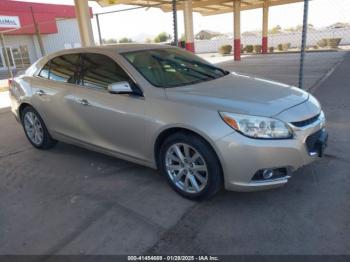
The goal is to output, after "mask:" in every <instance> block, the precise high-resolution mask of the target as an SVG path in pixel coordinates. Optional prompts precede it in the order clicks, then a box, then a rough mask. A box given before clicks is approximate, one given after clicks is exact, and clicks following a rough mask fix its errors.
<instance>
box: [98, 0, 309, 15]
mask: <svg viewBox="0 0 350 262" xmlns="http://www.w3.org/2000/svg"><path fill="white" fill-rule="evenodd" d="M94 1H96V2H98V3H99V4H100V5H101V6H102V7H106V6H112V5H119V4H125V5H136V6H144V7H158V8H160V9H161V10H163V11H164V12H171V11H172V0H94ZM303 1H304V0H267V1H266V2H267V4H268V6H277V5H284V4H291V3H297V2H303ZM177 2H178V8H177V9H178V10H182V9H183V5H182V3H183V0H178V1H177ZM233 2H234V1H233V0H192V3H193V4H192V6H193V12H198V13H200V14H202V15H216V14H224V13H232V12H233V11H234V10H233ZM264 2H265V1H264V0H241V10H250V9H256V8H262V7H263V5H264Z"/></svg>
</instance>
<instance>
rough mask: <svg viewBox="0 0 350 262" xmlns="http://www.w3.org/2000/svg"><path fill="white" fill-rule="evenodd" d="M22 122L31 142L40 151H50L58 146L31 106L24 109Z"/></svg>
mask: <svg viewBox="0 0 350 262" xmlns="http://www.w3.org/2000/svg"><path fill="white" fill-rule="evenodd" d="M21 121H22V125H23V129H24V133H25V134H26V137H27V138H28V140H29V142H30V143H31V144H32V145H33V146H34V147H36V148H38V149H49V148H52V147H53V146H55V145H56V143H57V141H56V140H54V139H53V138H52V137H51V135H50V134H49V131H48V130H47V128H46V126H45V123H44V121H43V120H42V118H41V117H40V115H39V113H38V112H37V111H36V110H35V109H34V108H33V107H31V106H27V107H25V108H24V109H23V112H22V114H21Z"/></svg>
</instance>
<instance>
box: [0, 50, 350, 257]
mask: <svg viewBox="0 0 350 262" xmlns="http://www.w3.org/2000/svg"><path fill="white" fill-rule="evenodd" d="M297 63H298V55H297V54H291V55H266V56H255V57H247V58H245V59H244V60H243V61H242V62H241V63H237V62H224V63H222V64H221V65H222V66H223V67H225V68H227V69H228V70H236V71H238V72H242V73H249V74H256V75H258V76H260V77H267V78H270V79H273V80H278V81H283V82H286V83H289V84H297V81H298V78H297V75H298V66H297ZM349 72H350V53H345V52H330V53H313V54H308V55H307V63H306V82H305V84H306V87H307V88H308V89H309V88H311V87H314V88H312V90H313V92H314V94H315V96H316V97H317V98H318V99H319V100H320V101H321V103H322V104H323V107H324V111H325V113H326V116H327V119H328V128H329V132H330V141H329V148H328V150H327V154H326V156H325V158H324V159H322V160H321V161H318V162H315V163H314V164H312V165H310V166H307V167H304V168H302V169H300V170H298V171H297V172H296V173H295V174H294V175H293V177H292V179H291V180H290V182H289V183H288V184H287V185H286V186H285V187H282V188H279V189H275V190H270V191H261V192H254V193H237V192H225V191H222V192H220V193H219V194H218V195H217V196H216V197H215V198H213V199H212V200H210V201H205V202H191V201H188V200H185V199H183V198H181V197H180V196H178V195H177V194H176V193H174V192H173V191H172V190H171V189H170V187H169V186H168V185H167V183H166V181H165V179H163V178H162V177H161V176H160V175H159V174H158V173H157V172H156V171H154V170H152V169H148V168H145V167H142V166H138V165H135V164H132V163H129V162H125V161H122V160H119V159H115V158H112V157H109V156H105V155H102V154H99V153H95V152H91V151H87V150H84V149H81V148H78V147H75V146H71V145H67V144H64V143H59V144H58V145H57V146H56V147H55V148H54V149H52V150H50V151H38V150H36V149H34V148H33V147H32V146H30V144H29V142H27V140H26V138H25V135H24V133H23V130H22V129H21V127H20V126H19V125H18V123H17V122H16V121H15V120H14V118H13V116H12V115H11V113H10V112H9V110H8V109H5V110H1V111H0V126H1V132H0V225H1V227H0V254H189V253H190V254H216V255H220V254H284V255H286V254H317V255H322V254H348V255H350V201H349V199H350V176H349V170H350V143H349V142H350V136H349V132H350V126H349V122H350V89H349V86H350V75H349ZM326 76H327V77H326Z"/></svg>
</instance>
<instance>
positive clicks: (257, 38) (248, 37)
mask: <svg viewBox="0 0 350 262" xmlns="http://www.w3.org/2000/svg"><path fill="white" fill-rule="evenodd" d="M293 5H294V7H295V6H297V7H300V8H299V10H300V13H299V14H298V15H297V16H296V17H295V15H294V13H291V14H288V13H285V14H284V15H283V20H287V21H288V20H289V21H294V25H293V26H288V27H282V26H280V25H279V24H270V30H269V34H268V43H269V47H270V50H269V51H270V52H286V51H294V52H295V51H300V48H301V37H302V23H303V21H302V12H303V9H302V3H296V4H290V6H293ZM309 6H310V7H309V21H308V32H307V43H306V47H307V50H327V49H338V48H340V49H349V47H350V16H349V14H350V1H339V0H313V1H310V4H309ZM320 6H321V7H322V8H320ZM279 8H280V7H270V17H271V16H279V17H280V15H278V14H277V13H278V12H280V9H279ZM293 9H294V8H293ZM330 14H331V16H332V19H328V17H329V16H330ZM244 15H245V11H243V12H242V15H241V16H242V17H244ZM334 16H336V19H334ZM261 19H262V18H261V16H257V17H256V21H257V28H256V30H254V31H243V32H242V35H241V43H242V44H243V48H244V51H243V52H245V53H248V54H249V53H252V54H253V53H256V50H257V51H258V53H259V51H260V48H254V46H260V45H261V38H262V32H261V30H259V28H261V27H262V25H261V22H260V21H261ZM322 19H323V20H325V21H328V20H330V21H329V23H328V24H325V23H324V22H322V21H320V20H322ZM281 22H283V21H281ZM320 22H322V25H320ZM243 26H244V25H243V24H242V27H243ZM210 33H211V34H210ZM232 44H233V34H232V33H230V32H229V33H219V35H218V33H215V32H208V34H207V39H202V40H198V39H197V40H196V52H197V53H216V52H218V50H219V48H220V47H221V46H223V45H232Z"/></svg>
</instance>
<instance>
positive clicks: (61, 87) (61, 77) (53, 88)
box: [32, 54, 83, 138]
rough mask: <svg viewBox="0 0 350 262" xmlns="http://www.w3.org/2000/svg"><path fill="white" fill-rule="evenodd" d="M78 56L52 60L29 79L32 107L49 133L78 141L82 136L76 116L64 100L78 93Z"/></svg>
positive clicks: (59, 57)
mask: <svg viewBox="0 0 350 262" xmlns="http://www.w3.org/2000/svg"><path fill="white" fill-rule="evenodd" d="M79 63H80V55H79V54H67V55H62V56H58V57H55V58H53V59H52V60H50V61H49V62H48V63H47V64H46V65H45V66H44V67H43V69H42V70H41V71H40V73H39V75H38V77H34V78H33V79H32V90H33V93H34V94H33V104H34V107H35V108H36V109H37V110H38V111H39V113H40V115H41V116H42V117H43V119H44V121H45V123H46V125H47V127H48V128H49V130H50V132H52V134H53V135H54V134H55V133H57V134H59V135H64V136H69V137H74V138H80V137H81V136H83V133H82V132H81V131H82V130H81V126H80V123H79V116H78V115H76V114H72V112H74V110H72V105H71V103H69V102H68V101H67V100H66V97H67V96H69V94H71V93H72V92H73V93H74V92H75V91H76V90H79V89H80V88H81V87H80V86H79V85H78V79H79V74H78V66H79Z"/></svg>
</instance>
